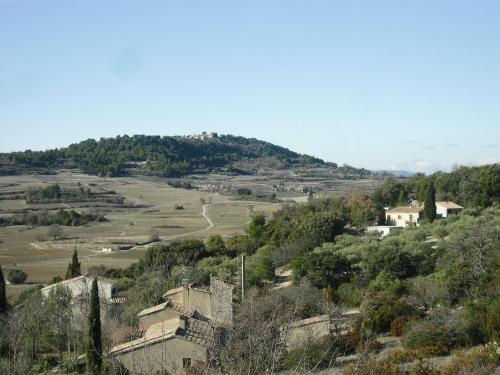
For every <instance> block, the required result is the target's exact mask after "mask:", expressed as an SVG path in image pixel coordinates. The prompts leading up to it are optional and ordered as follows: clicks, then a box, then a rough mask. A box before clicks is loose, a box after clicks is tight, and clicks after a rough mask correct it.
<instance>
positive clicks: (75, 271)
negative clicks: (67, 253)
mask: <svg viewBox="0 0 500 375" xmlns="http://www.w3.org/2000/svg"><path fill="white" fill-rule="evenodd" d="M81 274H82V271H81V265H80V262H79V261H78V252H77V250H76V247H75V250H74V251H73V256H72V258H71V263H69V264H68V269H67V270H66V280H68V279H72V278H73V277H77V276H80V275H81Z"/></svg>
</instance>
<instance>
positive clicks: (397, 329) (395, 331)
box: [391, 316, 414, 336]
mask: <svg viewBox="0 0 500 375" xmlns="http://www.w3.org/2000/svg"><path fill="white" fill-rule="evenodd" d="M413 319H414V317H412V316H398V317H397V318H396V319H394V320H393V321H392V323H391V335H392V336H401V335H402V334H403V330H404V328H405V326H406V324H407V323H408V322H410V321H411V320H413Z"/></svg>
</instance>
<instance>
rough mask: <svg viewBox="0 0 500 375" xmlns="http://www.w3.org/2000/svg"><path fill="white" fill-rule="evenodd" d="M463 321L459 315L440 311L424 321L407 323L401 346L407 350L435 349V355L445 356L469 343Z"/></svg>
mask: <svg viewBox="0 0 500 375" xmlns="http://www.w3.org/2000/svg"><path fill="white" fill-rule="evenodd" d="M465 323H466V322H465V320H463V317H462V316H460V315H459V314H456V313H455V314H450V312H449V311H440V312H437V313H435V314H433V315H432V316H430V317H428V318H426V319H425V320H418V321H413V322H410V323H408V325H407V327H406V329H405V332H404V334H403V344H404V346H405V347H406V348H409V349H414V350H415V349H429V348H430V349H433V351H434V349H435V351H437V353H436V354H447V353H449V352H450V351H451V350H452V349H454V348H457V347H461V346H464V345H466V344H468V343H469V337H468V335H467V330H466V327H465Z"/></svg>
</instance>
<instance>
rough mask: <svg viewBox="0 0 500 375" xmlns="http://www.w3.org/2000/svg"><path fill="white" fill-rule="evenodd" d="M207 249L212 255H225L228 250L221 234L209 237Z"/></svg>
mask: <svg viewBox="0 0 500 375" xmlns="http://www.w3.org/2000/svg"><path fill="white" fill-rule="evenodd" d="M207 251H208V252H209V253H210V254H211V255H224V254H225V253H226V252H227V249H226V244H225V243H224V240H223V239H222V237H221V235H220V234H213V235H211V236H210V237H208V240H207Z"/></svg>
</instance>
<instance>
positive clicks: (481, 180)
mask: <svg viewBox="0 0 500 375" xmlns="http://www.w3.org/2000/svg"><path fill="white" fill-rule="evenodd" d="M429 185H432V187H433V189H435V194H436V200H437V201H453V202H455V203H458V204H460V205H461V206H464V207H489V206H491V205H493V204H495V203H498V202H500V164H491V165H484V166H481V167H459V168H456V169H454V170H453V171H451V172H450V173H444V172H437V173H434V174H432V175H430V176H424V175H421V174H417V175H416V176H413V177H410V178H406V179H395V178H390V179H388V180H387V181H386V183H385V184H384V185H383V186H382V187H380V188H377V189H376V190H375V192H374V195H373V199H374V201H375V203H376V205H377V206H378V207H379V208H383V207H384V206H391V207H394V206H397V205H406V204H407V203H408V202H410V201H411V200H413V199H416V200H418V201H420V202H424V201H425V198H426V192H427V190H428V188H429Z"/></svg>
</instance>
